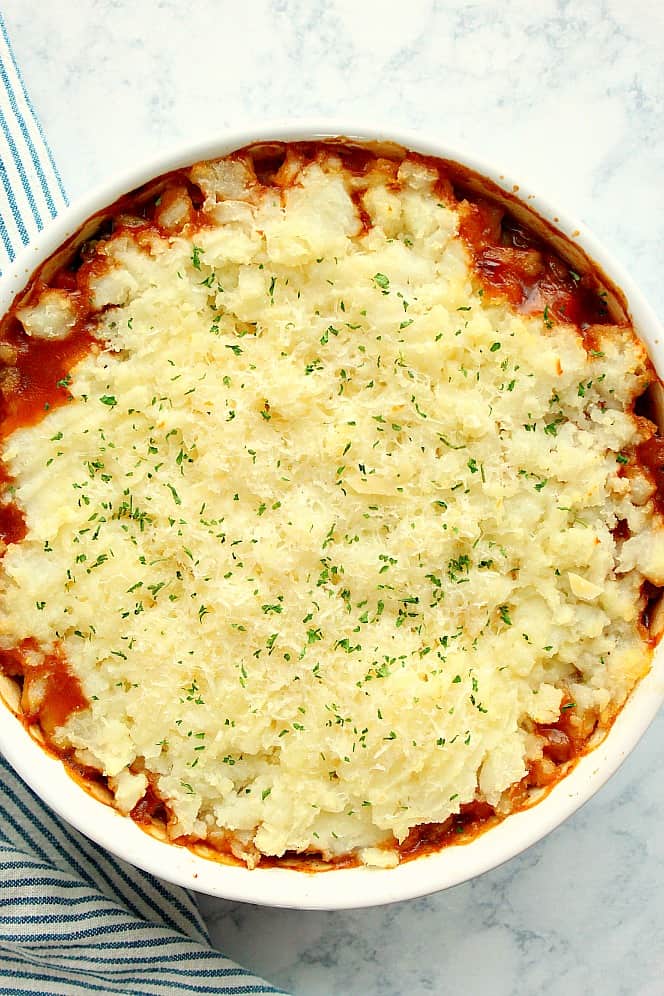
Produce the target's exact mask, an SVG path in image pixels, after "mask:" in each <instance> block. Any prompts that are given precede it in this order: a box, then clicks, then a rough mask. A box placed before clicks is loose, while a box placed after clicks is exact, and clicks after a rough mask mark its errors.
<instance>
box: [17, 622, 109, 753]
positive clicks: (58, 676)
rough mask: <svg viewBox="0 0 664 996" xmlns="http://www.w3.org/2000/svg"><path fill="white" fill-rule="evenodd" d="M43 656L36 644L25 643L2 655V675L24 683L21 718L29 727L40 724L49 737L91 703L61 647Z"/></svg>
mask: <svg viewBox="0 0 664 996" xmlns="http://www.w3.org/2000/svg"><path fill="white" fill-rule="evenodd" d="M40 656H41V655H40V653H39V649H38V646H37V643H36V641H35V640H32V639H30V640H24V641H23V642H22V643H21V644H20V645H19V646H18V647H13V648H11V649H10V650H1V651H0V671H1V672H2V673H3V674H5V675H7V676H8V677H12V678H21V679H22V682H23V693H22V696H21V708H22V713H23V715H22V718H23V719H24V720H25V721H26V722H27V723H34V722H37V721H38V722H39V725H40V726H41V728H42V730H43V732H44V733H46V734H47V735H48V736H50V735H52V734H53V733H54V731H55V730H56V729H58V727H60V726H63V725H64V724H65V723H66V722H67V720H68V719H69V717H70V716H71V715H72V713H74V712H78V711H79V710H81V709H87V707H88V705H89V704H90V703H89V702H88V700H87V699H86V697H85V695H84V694H83V689H82V687H81V683H80V681H79V680H78V678H77V677H76V675H75V674H73V673H72V672H71V670H70V668H69V665H68V663H67V660H66V658H65V655H64V653H63V651H62V649H61V648H60V647H57V648H56V650H55V651H54V652H53V653H50V654H45V655H43V656H42V657H41V660H40ZM30 657H32V658H34V661H35V662H33V661H32V660H30ZM37 661H38V662H37Z"/></svg>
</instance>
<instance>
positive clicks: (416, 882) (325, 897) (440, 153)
mask: <svg viewBox="0 0 664 996" xmlns="http://www.w3.org/2000/svg"><path fill="white" fill-rule="evenodd" d="M337 137H339V138H343V139H346V140H348V141H357V142H365V143H366V142H369V143H375V142H379V143H380V142H386V143H396V144H397V145H399V146H403V147H404V148H406V149H408V150H412V151H414V152H419V153H421V154H423V155H428V156H435V157H437V158H442V159H449V160H452V161H454V162H457V163H460V164H461V165H462V166H465V167H467V168H469V169H470V170H473V171H475V172H476V173H478V174H480V176H482V177H484V178H486V179H488V180H489V181H491V182H492V183H493V184H495V185H497V186H498V187H499V188H500V189H501V190H502V191H503V192H504V193H506V194H507V195H509V196H510V197H516V198H517V199H518V200H519V201H521V202H523V203H524V204H525V205H526V206H527V207H528V208H529V209H530V210H532V211H534V212H535V213H536V214H537V215H539V216H540V218H542V219H544V221H545V222H547V223H548V224H549V225H551V226H552V227H553V228H554V229H557V230H558V231H559V232H561V233H562V234H563V235H564V236H565V237H566V239H567V240H568V241H569V242H570V243H572V244H576V245H578V246H579V247H580V248H581V249H582V250H583V251H584V252H585V253H586V254H587V255H588V256H589V257H590V259H591V260H592V261H593V263H594V264H596V265H597V266H599V268H600V269H601V270H602V271H603V272H604V273H606V274H607V276H608V277H609V278H610V279H611V281H612V282H614V283H615V284H616V286H617V287H618V288H619V289H620V290H621V291H622V292H623V294H624V296H625V298H626V301H627V305H628V312H629V315H630V318H631V319H632V321H633V323H634V326H635V329H636V331H637V334H638V336H639V338H640V339H642V341H643V342H644V343H645V344H646V346H647V348H648V352H649V354H650V357H651V359H652V362H653V364H654V366H655V368H656V370H657V372H658V374H659V375H660V376H663V375H664V345H663V344H662V343H663V340H664V334H663V333H664V330H663V329H662V327H661V325H660V323H659V321H658V319H657V317H656V316H655V313H654V312H653V310H652V309H651V308H650V306H649V305H648V303H647V301H646V299H645V297H644V296H643V294H642V293H641V291H640V290H639V289H638V287H637V286H636V285H635V283H634V282H633V281H632V279H631V278H630V277H629V275H628V274H627V273H626V272H625V270H624V269H623V267H622V265H621V264H619V263H618V262H617V261H616V260H615V259H614V258H613V256H612V255H611V253H609V252H608V251H607V250H606V249H605V248H604V246H603V245H602V244H601V243H600V242H599V241H598V240H597V239H596V237H595V236H594V235H592V233H591V232H590V231H589V230H588V229H587V228H586V227H585V225H583V224H581V223H580V222H579V221H577V220H576V219H575V218H574V217H573V216H571V215H569V214H567V213H566V212H564V211H560V210H559V209H558V208H556V207H554V206H553V205H552V204H551V203H550V202H549V201H548V199H546V198H545V197H543V196H542V195H540V194H539V193H537V194H536V193H535V192H534V191H533V190H531V188H530V187H529V186H528V185H524V184H523V183H522V182H521V181H520V180H519V181H518V182H516V181H515V180H514V179H513V178H512V177H511V176H509V175H508V174H507V173H504V172H502V171H501V170H500V169H499V168H496V167H495V166H494V165H492V164H491V163H490V162H487V161H486V160H485V159H484V158H482V157H480V156H477V155H474V154H472V153H469V152H468V150H466V149H463V148H460V147H458V146H452V145H448V144H447V143H445V142H444V141H438V140H436V139H435V138H431V137H425V136H424V135H422V134H419V133H415V132H409V131H404V130H403V129H399V128H393V127H392V126H376V125H372V126H368V125H366V124H365V123H357V122H352V121H347V120H341V121H340V120H334V119H327V120H324V121H320V120H316V121H300V122H297V123H293V122H267V123H262V124H261V123H258V124H255V125H252V126H251V128H247V129H245V130H241V131H240V130H237V131H236V130H233V131H228V132H225V133H221V134H220V135H219V136H217V137H216V138H213V139H205V140H202V141H201V140H199V141H195V142H189V143H186V144H182V145H179V146H177V147H176V148H174V149H172V150H170V151H168V152H166V153H162V154H159V155H157V156H153V157H151V158H150V159H149V160H147V161H145V162H142V163H141V164H140V165H137V166H135V167H133V168H132V169H129V170H126V171H125V172H124V173H123V174H122V175H119V176H113V177H112V178H110V179H109V180H107V181H106V182H103V183H101V184H99V185H98V186H97V187H96V188H95V189H94V190H93V191H92V192H91V193H88V194H86V195H85V196H83V197H81V198H78V199H77V200H76V201H74V202H73V203H72V204H71V205H70V206H69V207H68V208H66V209H65V210H64V211H63V212H62V213H61V214H59V215H58V216H57V217H56V218H55V219H54V220H53V221H52V222H50V223H49V224H48V225H47V226H46V227H45V228H44V230H43V231H42V232H40V233H39V234H38V235H37V236H35V238H34V239H33V240H32V242H31V243H30V244H29V245H28V246H27V247H26V248H24V249H22V250H21V251H20V252H19V254H18V255H17V257H16V259H15V260H14V261H13V262H12V263H10V264H9V266H8V267H7V268H6V270H5V272H4V273H3V275H2V277H0V314H4V313H5V311H6V310H7V309H8V308H9V307H10V305H11V303H12V301H13V299H14V297H15V295H16V294H17V293H19V292H20V291H21V290H22V289H23V288H24V287H25V285H26V284H27V282H28V281H29V280H30V278H31V276H32V274H33V273H34V271H35V270H36V268H37V267H38V266H40V265H41V264H42V263H43V262H44V261H45V260H46V259H48V257H49V256H51V254H52V253H54V252H55V251H56V250H57V249H59V248H60V247H61V246H62V245H63V243H65V242H66V241H67V240H68V239H69V238H70V237H71V236H72V235H74V234H75V233H76V232H77V230H78V229H79V228H80V227H81V226H82V225H83V224H84V223H85V222H86V221H87V220H88V219H89V218H90V217H91V216H93V215H95V214H97V213H98V212H100V211H103V210H104V209H105V208H106V207H108V206H109V205H111V204H113V203H114V202H115V201H116V200H117V199H118V198H119V197H121V196H122V195H124V194H126V193H128V192H130V191H132V190H133V189H135V188H136V187H139V186H141V185H142V184H144V183H147V182H148V181H150V180H152V179H154V178H156V177H158V176H160V175H161V174H163V173H167V172H170V171H171V170H174V169H178V168H181V167H183V166H186V165H189V164H191V163H194V162H197V161H200V160H203V159H212V158H216V157H219V156H224V155H228V154H229V153H231V152H233V151H235V150H236V149H240V148H242V147H244V146H246V145H250V144H253V143H262V142H272V141H283V142H297V141H317V140H322V139H331V138H337ZM662 702H664V641H662V642H661V643H660V645H659V646H658V647H657V648H656V650H655V653H654V655H653V662H652V668H651V670H650V672H649V673H648V674H647V675H646V676H645V677H644V678H643V679H642V680H641V681H640V683H639V684H638V685H637V687H636V688H635V690H634V691H633V692H632V694H631V696H630V697H629V699H628V700H627V702H626V703H625V705H624V706H623V708H622V710H621V711H620V713H619V715H618V717H617V718H616V720H615V722H614V724H613V726H612V728H611V729H610V731H609V733H608V734H607V736H606V738H605V739H604V740H603V741H602V743H600V744H599V746H597V747H596V748H595V749H594V750H592V751H591V752H589V753H588V754H587V755H584V756H583V757H581V758H580V760H579V761H578V763H577V764H576V765H575V767H574V768H573V770H572V771H571V772H570V773H569V774H568V775H566V776H565V777H564V778H563V779H562V780H561V781H560V782H559V783H558V784H556V785H555V786H554V787H553V788H552V789H551V791H550V792H549V793H548V794H547V796H546V797H545V798H543V799H542V800H541V801H539V802H538V803H536V804H535V805H534V806H533V807H532V808H530V809H526V810H522V811H520V812H517V813H514V814H512V815H511V816H509V817H507V818H506V819H505V820H503V821H502V822H501V823H499V824H498V825H496V826H494V827H492V828H490V829H489V830H487V831H486V832H485V833H483V834H480V835H479V836H478V837H476V838H475V839H474V840H472V841H471V842H470V843H467V844H462V845H455V846H449V847H446V848H444V849H442V850H441V851H438V852H435V853H432V854H426V855H422V856H421V857H418V858H416V859H414V860H410V861H407V862H405V863H403V864H401V865H399V866H398V867H396V868H391V869H375V868H366V867H364V866H358V867H354V868H341V869H336V870H331V871H324V872H322V871H317V872H307V871H302V870H293V869H289V868H280V867H268V868H261V867H259V868H256V869H254V870H252V871H249V870H248V869H247V868H244V867H240V866H235V865H228V864H224V863H222V862H216V861H213V860H210V859H208V858H204V857H202V856H200V855H197V854H195V853H194V852H193V851H191V850H189V849H187V848H186V847H182V846H179V845H175V844H171V843H166V842H162V841H160V840H157V839H156V838H154V837H152V836H150V835H149V834H147V833H146V832H144V831H143V830H141V829H140V828H139V827H138V826H137V825H136V824H135V823H134V822H133V821H132V820H131V819H129V818H128V817H126V816H122V815H121V814H120V813H118V812H117V811H116V810H115V809H113V808H111V807H110V806H108V805H106V804H104V803H102V802H100V801H98V800H97V799H95V798H93V796H91V795H90V794H88V793H87V792H86V791H85V790H84V789H83V788H82V787H81V786H80V785H78V784H77V783H76V782H75V781H74V779H73V778H72V777H71V776H70V775H69V774H68V773H67V771H66V769H65V767H64V765H63V764H62V762H61V761H60V759H59V758H56V757H54V756H52V755H50V754H48V753H47V751H46V750H45V749H44V748H43V747H41V746H40V745H39V744H38V743H37V742H36V741H35V740H34V739H33V738H32V737H31V736H30V734H29V733H28V731H27V730H26V729H25V727H24V725H23V724H22V723H21V721H20V720H19V719H18V718H17V717H16V716H14V715H13V714H12V713H11V710H10V709H9V707H8V706H7V705H6V703H4V702H3V705H2V708H4V709H6V712H7V713H8V715H7V716H4V715H3V721H2V723H0V750H2V752H3V753H4V754H5V756H6V758H7V759H8V761H9V762H10V763H11V764H12V766H13V767H14V768H15V769H16V771H17V772H18V773H19V774H20V775H21V777H22V778H23V779H24V780H25V781H26V782H27V783H28V785H29V786H30V787H31V788H32V789H33V790H34V791H35V792H36V793H37V794H38V795H39V796H40V797H41V799H42V800H43V801H44V802H46V803H47V804H48V805H49V806H51V808H52V809H53V810H54V811H55V812H56V813H58V814H59V815H60V816H61V817H63V818H64V819H65V820H66V821H67V822H68V823H70V824H71V825H73V826H74V827H75V828H76V829H77V830H80V831H81V832H82V833H84V834H85V835H86V836H87V837H89V838H91V839H92V840H94V841H96V842H97V843H98V844H100V845H102V846H103V847H104V848H106V849H107V850H108V851H110V852H111V853H112V854H114V855H116V856H117V857H119V858H122V859H124V860H126V861H129V862H131V863H132V864H134V865H137V866H138V867H140V868H143V869H144V870H145V871H148V872H150V873H152V874H154V875H156V876H158V877H160V878H163V879H166V880H167V881H170V882H172V883H174V884H177V885H181V886H184V887H186V888H191V889H194V890H196V891H199V892H204V893H207V894H209V895H213V896H219V897H223V898H225V899H231V900H240V901H243V902H250V903H256V904H259V905H264V906H275V907H285V908H295V909H321V910H333V909H354V908H359V907H368V906H378V905H383V904H386V903H391V902H397V901H401V900H405V899H412V898H416V897H420V896H425V895H428V894H430V893H433V892H437V891H440V890H442V889H446V888H450V887H452V886H454V885H459V884H461V883H462V882H465V881H468V880H470V879H472V878H475V877H476V876H477V875H480V874H482V873H484V872H486V871H489V870H491V869H493V868H496V867H498V866H499V865H501V864H502V863H504V862H505V861H507V860H509V859H510V858H512V857H515V856H516V855H518V854H520V853H521V852H522V851H524V850H526V849H527V848H528V847H530V846H531V845H532V844H534V843H536V842H537V841H539V840H541V839H542V838H543V837H545V836H546V835H547V834H548V833H550V832H551V831H552V830H553V829H555V828H556V827H557V826H559V825H560V824H561V823H562V822H564V821H565V820H566V819H567V818H568V817H569V816H571V815H572V814H573V813H574V812H575V811H576V810H577V809H579V808H580V807H581V806H582V805H583V804H584V803H585V802H587V801H588V800H589V799H590V798H591V797H592V796H593V795H594V794H595V793H596V792H597V791H598V790H599V789H600V788H601V787H602V785H604V784H605V782H606V781H608V779H609V778H610V777H611V776H612V775H613V774H614V773H615V771H616V770H617V769H618V768H619V766H620V765H621V764H622V762H623V761H624V759H625V758H626V757H627V755H628V754H629V753H630V752H631V750H632V749H633V748H634V747H635V746H636V744H637V743H638V741H639V740H640V738H641V736H642V735H643V734H644V733H645V731H646V729H647V728H648V726H649V725H650V723H651V722H652V720H653V718H654V716H655V715H656V713H657V711H658V709H659V707H660V705H661V704H662Z"/></svg>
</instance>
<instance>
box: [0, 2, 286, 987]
mask: <svg viewBox="0 0 664 996" xmlns="http://www.w3.org/2000/svg"><path fill="white" fill-rule="evenodd" d="M66 203H67V199H66V195H65V192H64V189H63V186H62V183H61V181H60V177H59V176H58V172H57V169H56V167H55V164H54V162H53V158H52V156H51V153H50V151H49V148H48V145H47V144H46V140H45V138H44V135H43V133H42V131H41V128H40V126H39V123H38V121H37V118H36V116H35V113H34V110H33V108H32V105H31V103H30V98H29V97H28V94H27V91H26V89H25V86H24V84H23V80H22V78H21V74H20V71H19V69H18V66H17V64H16V60H15V59H14V56H13V53H12V50H11V46H10V43H9V38H8V36H7V32H6V29H5V24H4V21H3V19H2V15H1V14H0V273H2V270H3V268H4V267H6V265H7V263H8V262H11V260H13V259H14V256H15V254H16V251H17V250H18V249H20V248H21V247H22V246H25V245H27V243H28V241H29V239H30V237H31V235H33V234H34V233H35V232H37V231H40V230H41V229H42V228H43V227H44V225H45V224H47V223H48V221H49V220H50V219H51V218H54V217H55V215H56V213H57V212H58V210H60V209H61V208H62V207H63V206H64V205H65V204H66ZM279 992H282V990H277V989H275V988H273V987H272V986H269V985H267V984H266V983H265V982H263V981H262V980H261V979H258V978H256V977H255V976H254V975H252V974H251V973H250V972H248V971H247V970H246V969H243V968H240V967H239V966H238V965H236V964H235V963H234V962H232V961H231V960H230V959H228V958H226V957H225V956H224V955H222V954H220V953H219V952H218V951H214V950H213V949H212V948H211V947H210V941H209V937H208V934H207V930H206V928H205V924H204V922H203V920H202V918H201V915H200V913H199V911H198V908H197V906H196V902H195V900H194V898H193V896H192V895H190V894H189V893H188V892H186V891H185V890H184V889H179V888H177V887H175V886H171V885H168V884H166V883H165V882H161V881H159V880H158V879H156V878H154V877H153V876H152V875H148V874H147V873H145V872H142V871H139V870H138V869H136V868H133V867H131V866H130V865H127V864H125V863H124V862H122V861H119V860H116V859H115V858H114V857H112V856H111V855H110V854H108V853H106V852H105V851H103V850H101V849H100V848H98V847H97V846H96V845H95V844H93V843H91V842H90V841H89V840H87V839H86V838H85V837H83V836H82V835H81V834H79V833H78V832H77V831H75V830H73V829H72V828H71V827H68V826H67V825H66V824H64V823H63V822H62V821H61V820H60V819H59V818H58V817H56V816H55V815H54V814H53V813H52V812H51V811H50V810H49V809H48V808H47V807H46V806H44V805H43V804H42V803H41V802H40V801H39V799H38V798H37V797H36V796H35V795H34V794H33V793H32V792H31V791H30V789H28V788H27V787H26V786H25V785H24V784H23V782H21V781H20V779H19V778H18V777H17V776H16V774H15V773H14V771H13V770H12V769H11V768H10V767H9V765H8V764H7V762H6V761H5V760H4V759H3V758H2V757H0V996H3V994H5V993H6V994H12V996H17V994H23V993H33V994H34V993H40V994H46V993H61V994H65V996H72V994H78V993H81V994H82V993H88V994H89V993H127V994H131V996H143V994H145V996H148V994H157V993H159V994H162V996H163V994H168V993H219V994H223V993H238V994H241V993H279Z"/></svg>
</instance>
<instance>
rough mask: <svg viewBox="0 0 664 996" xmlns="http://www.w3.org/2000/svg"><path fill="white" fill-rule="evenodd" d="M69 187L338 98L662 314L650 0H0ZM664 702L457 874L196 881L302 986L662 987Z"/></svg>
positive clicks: (659, 14)
mask: <svg viewBox="0 0 664 996" xmlns="http://www.w3.org/2000/svg"><path fill="white" fill-rule="evenodd" d="M2 8H3V11H4V14H5V18H6V21H7V25H8V28H9V31H10V33H11V36H12V40H13V43H14V47H15V50H16V52H17V55H18V57H19V60H20V63H21V66H22V68H23V72H24V75H25V77H26V81H27V83H28V85H29V88H30V91H31V94H32V97H33V100H34V103H35V105H36V108H37V111H38V113H39V115H40V117H41V120H42V123H43V125H44V129H45V131H46V133H47V136H48V138H49V140H50V142H51V145H52V147H53V150H54V152H55V155H56V158H57V161H58V163H59V165H60V169H61V172H62V176H63V179H64V182H65V184H66V187H67V189H68V191H69V193H70V195H72V196H76V195H77V194H80V193H83V192H84V191H85V190H87V189H88V188H89V187H90V186H91V185H93V184H94V183H96V182H97V181H99V180H102V179H104V178H105V177H107V176H108V175H109V174H111V173H112V172H113V171H114V170H118V169H120V168H124V167H126V166H127V165H128V164H130V162H133V161H135V160H136V159H137V158H144V157H147V156H150V155H152V154H153V153H155V152H157V151H158V150H161V149H163V148H167V147H169V146H171V145H173V144H174V143H176V142H178V141H181V140H183V139H191V138H198V137H202V136H204V135H207V136H209V135H210V134H213V133H215V132H219V133H221V132H222V131H223V129H225V128H226V127H228V126H232V127H238V126H244V125H246V124H248V123H251V122H254V121H256V120H259V119H265V118H268V117H276V118H286V117H293V118H298V117H303V116H314V115H323V114H324V115H335V116H343V115H344V114H346V115H352V117H353V118H354V119H361V118H365V119H366V120H367V121H368V122H372V121H374V120H375V119H380V120H381V121H383V122H393V123H394V125H395V126H399V127H407V128H411V129H421V130H423V131H428V132H431V133H433V134H436V135H439V136H442V137H444V138H445V139H446V140H448V141H450V142H452V143H459V144H461V145H465V146H466V147H468V148H470V149H471V150H474V151H476V152H477V153H479V154H480V155H483V156H486V157H488V158H491V159H493V160H494V161H496V162H498V163H500V164H502V166H503V168H504V169H505V170H506V171H508V172H510V173H511V174H513V175H514V176H515V177H517V178H519V179H521V180H522V181H524V182H525V183H527V184H528V185H530V186H531V187H534V188H536V189H540V190H542V191H543V192H544V193H547V194H548V195H549V197H550V199H551V200H554V201H556V202H558V203H560V204H561V205H564V206H565V207H567V209H568V210H570V211H571V212H574V213H576V214H578V215H579V216H580V217H581V218H582V219H583V220H584V221H585V222H587V223H588V224H589V225H590V226H591V227H592V228H593V229H595V231H596V233H597V234H598V235H599V236H600V237H601V238H602V239H603V240H604V241H605V243H606V244H607V246H608V247H609V248H610V249H612V250H613V251H614V252H615V254H616V255H617V256H618V257H619V258H620V259H621V260H622V261H623V263H624V264H625V265H626V266H627V267H628V268H629V269H630V270H631V272H632V274H633V275H634V276H635V277H636V279H637V281H638V282H639V283H640V284H641V286H642V287H643V288H644V289H645V291H646V292H647V293H648V295H649V297H650V299H651V301H652V303H653V304H654V305H655V307H656V308H658V309H659V310H660V312H664V281H663V280H662V272H663V271H662V262H661V260H662V258H664V234H663V232H664V183H663V182H662V179H663V177H664V62H663V60H662V57H661V52H662V48H663V46H664V5H662V3H661V0H604V2H597V0H585V2H583V3H579V2H576V3H573V2H571V0H557V2H556V0H502V2H500V3H499V2H495V0H486V2H482V0H476V2H454V0H438V2H432V0H408V2H407V3H402V4H396V3H391V2H390V0H328V2H324V0H272V2H271V3H265V2H263V0H250V2H244V3H238V2H230V0H218V2H214V0H197V2H196V3H194V4H192V3H188V2H187V3H185V2H184V0H78V2H76V3H74V0H49V3H48V4H47V3H26V0H4V2H3V3H2ZM663 745H664V716H662V715H660V718H659V719H658V720H657V721H656V722H655V724H654V725H653V726H652V727H651V729H650V731H649V732H648V734H647V735H646V737H645V738H644V740H643V741H642V743H641V744H640V745H639V747H638V748H637V750H636V751H635V752H634V754H633V755H632V756H631V757H630V759H629V760H628V761H627V763H626V764H625V765H624V767H623V769H622V770H621V771H620V773H619V774H618V775H617V776H616V777H615V778H614V780H613V781H612V782H611V783H610V784H609V786H608V787H607V788H605V789H604V790H603V792H601V793H600V795H599V796H598V797H597V798H595V799H594V800H593V801H592V802H591V803H590V804H588V805H587V806H586V808H585V809H584V810H583V811H582V812H580V813H578V814H577V815H576V816H575V817H574V818H573V819H571V820H570V821H569V822H568V823H567V824H566V825H565V826H564V827H563V828H561V829H559V830H558V831H557V832H556V833H554V834H552V835H551V836H550V837H549V838H548V839H547V840H545V841H543V842H542V843H541V844H539V845H538V846H536V847H534V848H533V849H531V850H530V851H529V852H528V853H527V854H525V855H524V856H522V857H521V858H520V859H517V860H515V861H513V862H511V863H510V864H508V865H507V866H505V867H503V868H501V869H499V870H497V871H495V872H493V873H491V874H488V875H485V876H484V877H483V878H481V879H479V880H477V881H475V882H474V883H471V884H467V885H464V886H461V887H459V888H457V889H455V890H453V891H451V892H448V893H443V894H439V895H436V896H434V897H430V898H428V899H422V900H418V901H415V902H410V903H404V904H400V905H395V906H391V907H387V908H384V909H377V910H364V911H357V912H353V913H298V912H282V911H275V910H261V909H258V908H253V907H248V906H242V905H240V904H235V903H227V902H222V901H218V900H203V906H204V909H205V912H206V915H207V916H208V919H209V922H210V924H211V927H212V933H213V937H214V938H215V940H216V941H217V943H218V944H219V945H220V946H221V947H223V948H224V949H225V950H226V951H227V952H228V953H229V954H231V955H233V956H234V957H236V958H238V959H240V960H242V961H244V962H245V963H246V964H247V965H248V966H250V967H251V968H255V969H258V970H259V971H260V972H261V973H263V974H264V975H266V976H267V977H268V978H271V979H273V980H274V981H275V982H278V983H280V984H282V985H285V986H288V987H289V988H291V989H292V990H293V991H294V992H295V993H297V994H301V996H314V994H327V993H333V992H338V993H342V994H367V996H375V994H380V996H390V994H405V993H408V994H425V993H441V994H442V993H445V994H447V993H459V992H463V993H465V994H469V996H475V994H480V993H481V994H483V996H484V994H487V993H489V994H491V996H515V994H519V996H520V994H524V996H538V994H547V996H549V994H553V996H558V994H561V996H562V994H565V996H581V994H586V993H587V994H595V993H598V992H602V993H603V994H605V996H617V994H629V996H633V994H643V996H646V994H648V996H650V994H653V996H654V994H661V993H664V981H663V980H664V953H663V946H662V940H663V936H662V935H663V933H664V930H663V923H664V836H663V835H662V832H661V826H662V824H663V823H664V788H663V786H662V780H661V778H660V776H659V766H660V765H661V764H662V762H663V760H664V758H663Z"/></svg>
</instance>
